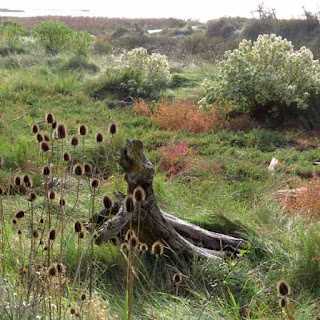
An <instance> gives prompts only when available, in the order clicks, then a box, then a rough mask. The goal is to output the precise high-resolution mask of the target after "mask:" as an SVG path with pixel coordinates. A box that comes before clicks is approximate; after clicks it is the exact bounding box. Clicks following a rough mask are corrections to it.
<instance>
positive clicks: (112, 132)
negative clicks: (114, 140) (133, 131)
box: [109, 123, 117, 135]
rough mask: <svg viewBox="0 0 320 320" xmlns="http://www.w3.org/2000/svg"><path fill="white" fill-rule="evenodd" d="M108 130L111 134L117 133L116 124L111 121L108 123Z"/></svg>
mask: <svg viewBox="0 0 320 320" xmlns="http://www.w3.org/2000/svg"><path fill="white" fill-rule="evenodd" d="M109 132H110V133H111V134H112V135H114V134H116V133H117V125H116V124H115V123H112V124H111V125H110V128H109Z"/></svg>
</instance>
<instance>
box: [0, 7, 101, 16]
mask: <svg viewBox="0 0 320 320" xmlns="http://www.w3.org/2000/svg"><path fill="white" fill-rule="evenodd" d="M21 10H23V12H8V11H5V12H1V11H0V16H1V17H37V16H72V17H106V16H107V14H104V13H103V12H101V11H99V12H98V11H92V10H86V9H69V10H68V9H21Z"/></svg>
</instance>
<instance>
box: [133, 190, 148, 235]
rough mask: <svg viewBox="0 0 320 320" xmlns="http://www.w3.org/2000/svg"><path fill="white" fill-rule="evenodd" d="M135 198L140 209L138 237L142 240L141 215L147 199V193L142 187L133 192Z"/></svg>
mask: <svg viewBox="0 0 320 320" xmlns="http://www.w3.org/2000/svg"><path fill="white" fill-rule="evenodd" d="M133 197H134V199H135V203H136V205H137V207H138V231H137V236H138V238H140V219H141V217H140V215H141V203H142V202H143V201H144V200H145V199H146V193H145V191H144V189H143V188H142V187H140V186H139V187H136V188H135V189H134V191H133Z"/></svg>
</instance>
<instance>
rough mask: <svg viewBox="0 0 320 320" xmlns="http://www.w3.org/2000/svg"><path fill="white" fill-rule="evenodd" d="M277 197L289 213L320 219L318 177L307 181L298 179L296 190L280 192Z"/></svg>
mask: <svg viewBox="0 0 320 320" xmlns="http://www.w3.org/2000/svg"><path fill="white" fill-rule="evenodd" d="M277 197H278V198H279V200H280V202H281V203H282V204H283V206H284V208H285V210H286V211H287V212H289V213H299V214H301V215H303V216H306V217H312V218H316V219H320V178H319V177H318V176H317V175H315V174H314V175H313V177H312V179H311V180H307V181H306V180H303V179H299V178H296V179H295V181H294V188H293V189H287V190H280V191H278V192H277Z"/></svg>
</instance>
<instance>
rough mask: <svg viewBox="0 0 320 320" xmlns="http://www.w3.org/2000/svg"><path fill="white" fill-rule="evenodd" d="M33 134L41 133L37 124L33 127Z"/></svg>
mask: <svg viewBox="0 0 320 320" xmlns="http://www.w3.org/2000/svg"><path fill="white" fill-rule="evenodd" d="M31 132H32V133H34V134H37V133H38V132H39V126H38V125H37V124H36V123H34V124H33V125H32V126H31Z"/></svg>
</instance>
